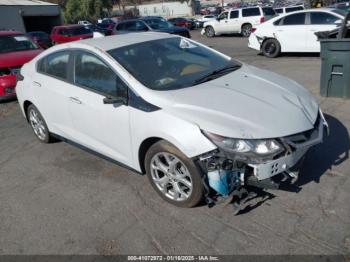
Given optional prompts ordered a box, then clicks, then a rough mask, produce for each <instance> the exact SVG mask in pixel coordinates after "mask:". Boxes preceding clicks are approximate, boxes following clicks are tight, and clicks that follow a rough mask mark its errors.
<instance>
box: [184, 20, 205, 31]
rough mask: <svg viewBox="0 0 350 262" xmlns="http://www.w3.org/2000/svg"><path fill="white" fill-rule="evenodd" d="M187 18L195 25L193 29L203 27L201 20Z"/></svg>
mask: <svg viewBox="0 0 350 262" xmlns="http://www.w3.org/2000/svg"><path fill="white" fill-rule="evenodd" d="M188 20H190V21H192V22H193V23H194V26H195V27H194V29H195V28H202V27H203V24H204V22H203V21H200V20H197V19H195V18H188Z"/></svg>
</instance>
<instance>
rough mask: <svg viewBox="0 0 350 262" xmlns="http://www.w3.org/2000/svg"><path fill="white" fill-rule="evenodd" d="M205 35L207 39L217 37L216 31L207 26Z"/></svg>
mask: <svg viewBox="0 0 350 262" xmlns="http://www.w3.org/2000/svg"><path fill="white" fill-rule="evenodd" d="M205 35H206V36H207V37H214V36H215V30H214V28H213V27H212V26H207V27H206V28H205Z"/></svg>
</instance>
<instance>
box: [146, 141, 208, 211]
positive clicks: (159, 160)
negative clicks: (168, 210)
mask: <svg viewBox="0 0 350 262" xmlns="http://www.w3.org/2000/svg"><path fill="white" fill-rule="evenodd" d="M145 168H146V173H147V177H148V179H149V181H150V183H151V185H152V187H153V188H154V189H155V190H156V191H157V193H158V194H159V195H160V196H161V197H162V198H163V199H164V200H165V201H167V202H169V203H171V204H173V205H175V206H178V207H193V206H196V205H197V204H198V203H199V202H200V201H201V200H202V198H203V192H204V188H203V183H202V177H201V174H200V171H199V170H198V168H197V166H196V165H195V163H194V162H193V161H192V160H191V159H189V158H188V157H186V156H185V155H184V154H183V153H182V152H181V151H180V150H179V149H177V148H176V147H175V146H173V145H172V144H170V143H169V142H166V141H164V140H161V141H159V142H157V143H155V144H154V145H152V146H151V147H150V149H149V150H148V151H147V153H146V157H145Z"/></svg>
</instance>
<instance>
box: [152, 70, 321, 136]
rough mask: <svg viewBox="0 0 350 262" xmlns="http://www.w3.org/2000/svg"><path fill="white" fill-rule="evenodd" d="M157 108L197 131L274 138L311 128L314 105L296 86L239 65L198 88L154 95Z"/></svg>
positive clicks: (306, 94)
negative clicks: (191, 125) (197, 129)
mask: <svg viewBox="0 0 350 262" xmlns="http://www.w3.org/2000/svg"><path fill="white" fill-rule="evenodd" d="M158 92H159V93H161V94H160V96H161V99H159V100H158V101H157V105H158V106H160V107H162V108H163V110H166V111H167V112H169V113H171V114H173V115H176V116H178V117H180V118H182V119H184V120H187V121H190V122H192V123H194V124H196V125H198V126H199V127H200V128H201V129H202V130H205V131H209V132H212V133H215V134H219V135H222V136H227V137H235V138H249V139H259V138H277V137H283V136H288V135H292V134H296V133H299V132H303V131H306V130H309V129H312V128H313V125H314V123H315V121H316V118H317V115H318V104H317V102H316V101H315V99H314V98H313V97H312V96H311V95H310V93H309V92H308V91H307V90H306V89H305V88H303V87H302V86H300V85H299V84H298V83H296V82H294V81H292V80H289V79H288V78H285V77H282V76H279V75H277V74H275V73H272V72H269V71H265V70H261V69H258V68H256V67H252V66H247V65H243V66H242V67H241V68H240V69H238V70H236V71H234V72H232V73H230V74H227V75H225V76H223V77H220V78H217V79H215V80H212V81H209V82H205V83H203V84H200V85H197V86H193V87H190V88H184V89H179V90H174V91H167V92H164V91H158Z"/></svg>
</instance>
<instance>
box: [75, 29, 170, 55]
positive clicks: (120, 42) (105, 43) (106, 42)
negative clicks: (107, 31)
mask: <svg viewBox="0 0 350 262" xmlns="http://www.w3.org/2000/svg"><path fill="white" fill-rule="evenodd" d="M172 37H176V36H174V35H170V34H166V33H157V32H145V33H128V34H121V35H114V36H108V37H101V38H90V39H86V40H82V41H78V42H71V43H70V46H72V47H74V46H75V45H79V44H83V45H88V46H92V47H95V48H98V49H101V50H104V51H108V50H112V49H115V48H119V47H123V46H127V45H132V44H138V43H142V42H147V41H152V40H158V39H167V38H172Z"/></svg>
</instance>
